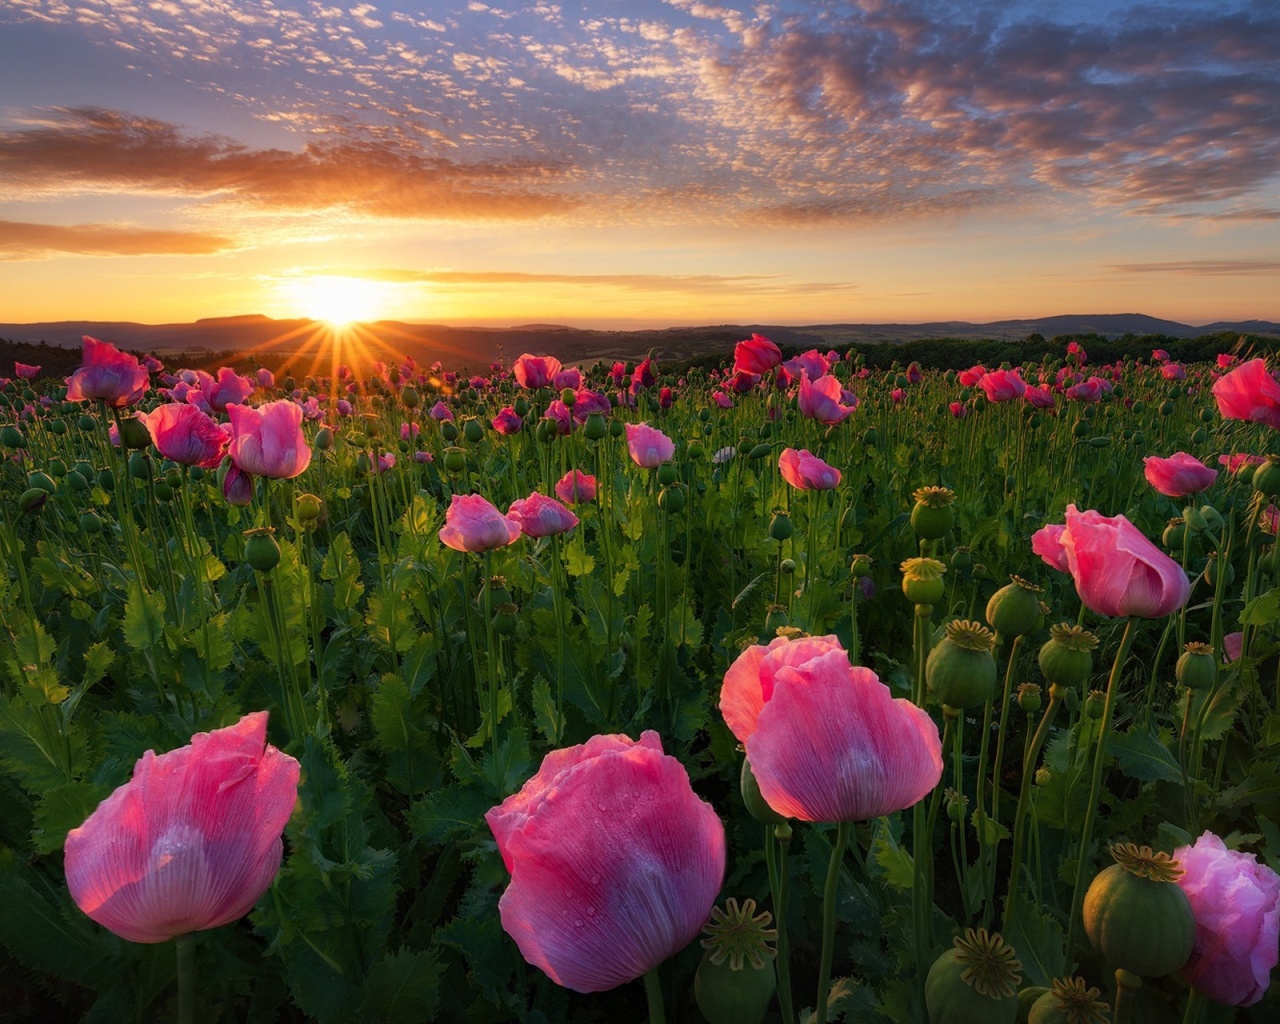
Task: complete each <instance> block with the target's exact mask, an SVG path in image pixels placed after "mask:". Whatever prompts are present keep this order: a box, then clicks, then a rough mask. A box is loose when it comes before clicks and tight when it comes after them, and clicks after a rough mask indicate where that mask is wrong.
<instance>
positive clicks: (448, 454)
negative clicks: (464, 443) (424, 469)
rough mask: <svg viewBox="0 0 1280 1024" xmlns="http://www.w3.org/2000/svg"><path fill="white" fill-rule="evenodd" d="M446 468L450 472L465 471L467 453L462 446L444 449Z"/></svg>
mask: <svg viewBox="0 0 1280 1024" xmlns="http://www.w3.org/2000/svg"><path fill="white" fill-rule="evenodd" d="M444 468H445V469H446V470H448V471H449V472H450V473H463V472H466V468H467V453H466V452H464V451H463V450H462V449H461V448H446V449H445V450H444Z"/></svg>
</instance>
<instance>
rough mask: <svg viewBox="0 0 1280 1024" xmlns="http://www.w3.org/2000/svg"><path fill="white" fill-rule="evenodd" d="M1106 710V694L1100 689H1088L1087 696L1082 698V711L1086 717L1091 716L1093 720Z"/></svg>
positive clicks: (1096, 719)
mask: <svg viewBox="0 0 1280 1024" xmlns="http://www.w3.org/2000/svg"><path fill="white" fill-rule="evenodd" d="M1106 710H1107V695H1106V694H1105V693H1103V692H1102V691H1101V690H1090V691H1089V696H1087V697H1085V699H1084V713H1085V717H1086V718H1092V719H1093V720H1094V721H1095V722H1096V721H1098V719H1100V718H1101V717H1102V716H1103V715H1104V714H1105V713H1106Z"/></svg>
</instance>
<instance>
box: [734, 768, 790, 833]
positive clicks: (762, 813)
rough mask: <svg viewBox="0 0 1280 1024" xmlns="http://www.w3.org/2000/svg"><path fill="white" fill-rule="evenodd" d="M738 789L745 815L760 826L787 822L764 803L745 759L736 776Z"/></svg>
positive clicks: (758, 785)
mask: <svg viewBox="0 0 1280 1024" xmlns="http://www.w3.org/2000/svg"><path fill="white" fill-rule="evenodd" d="M738 789H739V791H740V792H741V793H742V802H743V804H744V805H746V808H747V813H748V814H750V815H751V817H753V818H755V819H756V821H758V822H760V824H762V825H779V824H781V823H782V822H784V821H786V820H787V819H786V817H785V816H784V815H781V814H779V813H778V812H777V811H775V810H774V809H773V808H772V807H770V806H769V804H768V803H767V802H766V801H765V798H764V796H763V795H762V794H761V793H760V783H758V782H757V781H756V776H755V772H753V771H752V770H751V762H750V761H748V760H747V759H746V758H745V757H744V758H743V759H742V772H741V774H740V775H739V776H738Z"/></svg>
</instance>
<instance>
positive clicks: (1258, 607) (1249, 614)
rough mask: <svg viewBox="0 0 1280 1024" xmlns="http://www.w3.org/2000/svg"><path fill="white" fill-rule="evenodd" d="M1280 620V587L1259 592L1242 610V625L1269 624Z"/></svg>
mask: <svg viewBox="0 0 1280 1024" xmlns="http://www.w3.org/2000/svg"><path fill="white" fill-rule="evenodd" d="M1273 622H1280V587H1276V588H1275V589H1273V590H1268V591H1267V592H1266V593H1265V594H1259V595H1258V596H1257V597H1255V598H1254V599H1253V600H1252V601H1250V602H1249V603H1248V604H1246V605H1245V606H1244V608H1243V609H1242V610H1241V612H1240V625H1242V626H1268V625H1270V624H1271V623H1273Z"/></svg>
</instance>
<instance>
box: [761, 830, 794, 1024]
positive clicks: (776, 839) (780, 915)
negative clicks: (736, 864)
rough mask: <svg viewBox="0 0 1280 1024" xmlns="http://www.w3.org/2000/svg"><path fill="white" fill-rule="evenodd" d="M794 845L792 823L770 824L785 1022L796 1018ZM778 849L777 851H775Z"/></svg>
mask: <svg viewBox="0 0 1280 1024" xmlns="http://www.w3.org/2000/svg"><path fill="white" fill-rule="evenodd" d="M790 845H791V826H790V825H788V824H787V823H786V822H783V823H782V824H781V825H766V826H765V838H764V851H765V861H766V862H767V864H768V867H769V888H770V890H771V892H772V895H773V918H774V921H775V922H776V923H777V930H778V939H777V957H776V960H775V964H776V966H777V969H778V1006H779V1007H780V1008H781V1010H782V1024H792V1021H794V1020H795V1019H796V1014H795V1008H794V1007H793V1005H792V1001H791V944H790V942H789V941H788V939H787V900H788V897H789V895H790V893H789V891H788V890H789V889H790V884H789V883H788V870H789V869H788V867H787V848H788V847H789V846H790ZM775 850H776V853H775Z"/></svg>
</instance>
